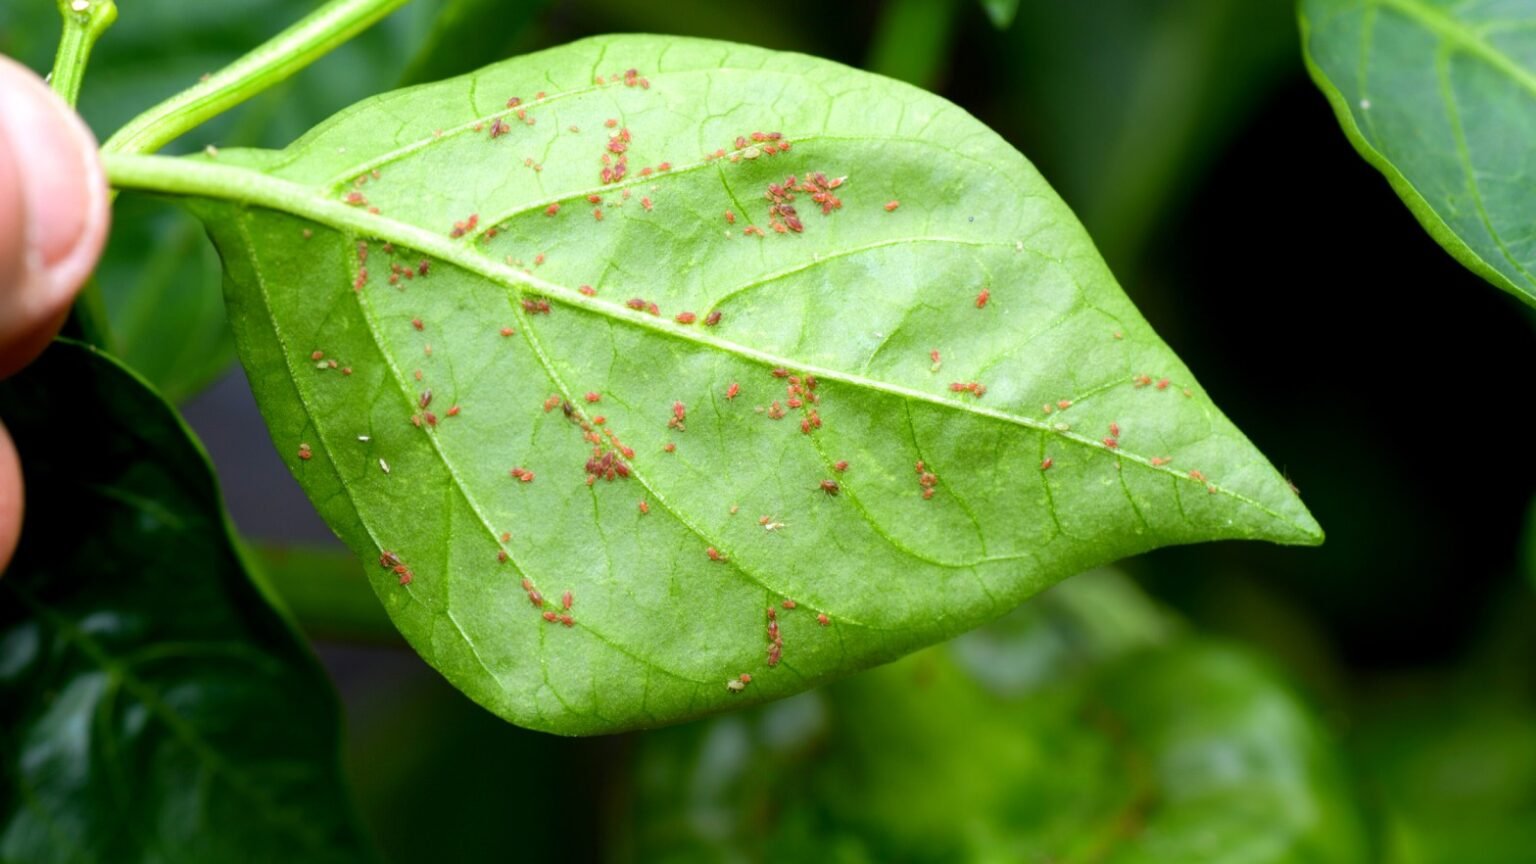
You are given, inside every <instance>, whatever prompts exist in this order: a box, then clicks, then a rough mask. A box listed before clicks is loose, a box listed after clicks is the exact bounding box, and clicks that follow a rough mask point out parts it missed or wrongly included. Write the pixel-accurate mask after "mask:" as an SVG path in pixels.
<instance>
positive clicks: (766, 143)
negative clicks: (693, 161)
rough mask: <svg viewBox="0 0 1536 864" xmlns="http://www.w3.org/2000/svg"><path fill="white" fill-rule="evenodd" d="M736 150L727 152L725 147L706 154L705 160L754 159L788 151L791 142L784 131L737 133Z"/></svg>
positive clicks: (733, 160) (738, 160)
mask: <svg viewBox="0 0 1536 864" xmlns="http://www.w3.org/2000/svg"><path fill="white" fill-rule="evenodd" d="M734 144H735V148H736V149H735V150H733V151H731V152H730V153H727V152H726V149H725V148H724V147H721V148H720V149H719V150H716V151H715V152H713V153H706V154H704V161H705V162H709V161H712V160H715V159H726V158H729V159H730V160H731V161H732V162H740V161H741V160H743V159H747V160H752V159H756V158H758V157H760V156H773V155H774V154H777V153H788V152H789V148H790V142H789V139H788V138H785V137H784V133H782V132H753V133H752V134H751V135H737V136H736V141H735V142H734Z"/></svg>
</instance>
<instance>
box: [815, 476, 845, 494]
mask: <svg viewBox="0 0 1536 864" xmlns="http://www.w3.org/2000/svg"><path fill="white" fill-rule="evenodd" d="M817 488H819V489H820V490H821V491H823V492H825V493H827V495H828V496H829V497H832V498H836V497H837V493H839V492H841V491H842V488H841V487H840V486H838V485H837V481H836V480H823V481H821V485H820V486H818V487H817Z"/></svg>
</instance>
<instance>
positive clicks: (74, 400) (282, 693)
mask: <svg viewBox="0 0 1536 864" xmlns="http://www.w3.org/2000/svg"><path fill="white" fill-rule="evenodd" d="M0 419H3V420H4V422H5V424H6V426H7V428H8V429H9V430H10V432H11V434H12V435H13V436H14V437H15V439H16V445H17V449H18V450H19V452H20V453H21V456H22V461H23V465H24V466H25V470H26V487H27V489H26V494H27V498H26V505H27V521H26V526H25V530H24V531H23V534H22V538H21V545H20V548H19V549H18V550H17V556H16V559H15V561H13V562H12V564H11V566H10V567H9V568H8V569H7V571H6V573H5V577H4V578H3V579H0V730H4V734H3V735H0V860H4V861H70V862H77V861H103V862H105V861H256V860H262V861H279V860H286V861H301V862H322V861H324V862H330V861H336V862H341V861H366V860H369V859H370V857H371V856H370V851H369V849H368V846H367V843H366V841H365V840H364V839H363V838H362V836H361V834H360V833H359V831H358V828H357V824H356V822H355V821H354V818H353V812H352V808H351V804H350V801H349V800H348V795H347V792H346V790H345V789H344V787H343V785H342V782H341V777H340V765H339V759H338V749H339V740H338V739H339V738H340V724H339V720H338V717H337V710H336V703H335V700H334V697H333V695H332V693H331V690H330V688H329V686H328V685H327V683H326V681H325V679H324V676H323V675H322V673H321V671H320V669H319V667H318V665H317V664H316V662H315V659H314V657H313V656H311V655H310V654H309V652H308V650H307V649H306V647H305V646H304V645H303V643H301V642H300V641H299V639H298V638H297V637H296V636H295V634H294V633H293V631H292V630H291V629H290V628H289V626H288V625H287V623H286V622H285V621H284V620H283V619H282V618H280V617H279V615H278V614H277V613H276V612H274V611H273V610H272V608H271V607H270V606H269V605H268V603H267V599H266V598H265V597H264V596H262V594H261V592H260V591H258V589H257V588H256V587H255V586H254V585H252V583H251V581H250V580H249V578H248V577H247V575H246V573H245V570H244V569H243V567H242V564H241V560H240V557H239V554H238V553H237V552H236V550H235V549H234V547H233V546H232V545H231V544H230V541H229V535H228V533H227V529H226V524H225V521H224V516H223V511H222V508H221V506H220V503H219V496H218V490H217V489H216V488H215V486H214V484H213V480H212V477H211V475H210V473H209V469H208V463H207V460H206V457H205V456H204V455H203V453H202V451H201V449H200V448H199V447H198V446H197V443H196V441H194V440H193V439H192V438H190V437H189V436H188V434H187V431H186V429H185V427H184V426H182V425H181V422H180V420H179V419H177V417H176V415H175V413H174V412H173V411H171V409H170V408H169V407H168V406H167V405H166V404H165V403H164V402H163V401H161V399H160V397H158V396H157V395H155V393H154V392H153V391H152V390H150V389H149V387H148V386H146V385H145V384H144V382H143V381H142V380H141V379H139V378H137V377H135V376H134V375H133V374H132V373H130V372H128V371H126V370H125V369H124V368H123V367H121V366H120V365H118V364H117V362H116V361H114V360H111V359H109V358H107V357H106V356H104V355H102V354H99V353H97V352H96V351H95V350H94V349H91V348H88V347H85V346H82V345H79V344H74V343H67V342H63V341H60V342H57V343H55V344H54V345H53V346H52V347H50V348H49V349H48V351H47V352H46V353H45V354H43V356H42V357H41V358H40V359H39V360H38V361H37V362H36V363H34V364H33V365H32V366H30V367H28V368H27V370H26V371H24V372H23V373H21V374H20V375H18V376H16V377H15V378H13V379H10V380H8V381H6V382H4V383H3V384H0Z"/></svg>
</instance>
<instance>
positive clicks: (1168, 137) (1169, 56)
mask: <svg viewBox="0 0 1536 864" xmlns="http://www.w3.org/2000/svg"><path fill="white" fill-rule="evenodd" d="M1293 10H1294V7H1293V5H1292V4H1291V2H1290V0H1246V2H1243V3H1230V2H1227V0H1163V2H1158V3H1144V2H1141V0H1097V2H1093V3H1058V2H1050V0H1032V2H1027V3H1022V4H1019V18H1018V23H1017V25H1016V26H1014V27H1012V28H1010V29H1009V30H1008V31H1007V32H1006V33H996V34H991V38H990V39H988V40H987V42H986V43H985V45H984V47H982V48H979V49H972V50H974V51H976V52H977V53H979V54H980V55H981V56H982V57H992V58H997V60H996V61H995V63H996V65H995V69H993V70H992V71H991V72H990V74H989V76H988V77H989V78H996V79H999V80H1001V81H1004V82H1006V86H1004V87H1001V88H997V89H995V90H994V91H993V92H992V93H991V94H990V96H991V98H990V99H985V98H984V97H983V98H978V99H977V100H976V102H977V105H978V109H981V110H985V112H986V113H985V114H984V115H983V116H984V118H987V119H989V120H991V121H992V122H994V123H995V124H996V127H997V128H998V129H999V131H1002V132H1003V133H1004V134H1005V135H1007V136H1008V137H1009V139H1010V140H1012V141H1014V142H1016V143H1019V142H1027V145H1028V146H1025V144H1023V143H1020V147H1021V149H1024V150H1025V152H1027V153H1028V154H1029V156H1030V158H1031V160H1033V161H1034V162H1035V164H1037V165H1039V166H1040V170H1041V173H1043V174H1045V176H1047V177H1049V178H1050V179H1051V184H1052V185H1053V186H1054V187H1055V188H1056V189H1057V191H1059V192H1060V193H1061V196H1062V198H1064V199H1065V200H1066V202H1067V203H1068V204H1069V205H1071V207H1072V210H1073V212H1075V213H1076V214H1077V215H1078V218H1080V219H1082V220H1083V224H1084V225H1085V226H1087V228H1088V234H1089V236H1091V237H1093V241H1094V245H1095V246H1097V247H1098V248H1099V250H1100V252H1101V253H1102V254H1103V255H1104V258H1105V260H1107V261H1108V262H1109V265H1110V267H1111V269H1113V270H1114V271H1115V272H1116V273H1117V274H1120V277H1121V279H1122V280H1123V281H1124V282H1125V284H1126V286H1127V288H1128V290H1130V292H1131V295H1132V297H1133V298H1135V300H1136V302H1137V304H1138V305H1139V306H1140V307H1141V308H1142V309H1143V310H1144V311H1146V310H1147V308H1148V307H1147V304H1148V303H1156V302H1159V301H1162V302H1166V303H1168V305H1169V307H1170V308H1169V310H1168V311H1167V312H1166V313H1165V314H1164V315H1162V316H1161V318H1162V319H1163V320H1179V319H1181V318H1182V317H1183V315H1184V313H1185V312H1186V310H1187V309H1188V307H1189V303H1188V296H1187V292H1186V289H1185V286H1184V285H1183V284H1182V280H1178V281H1176V282H1175V284H1174V286H1170V287H1169V288H1167V289H1166V290H1167V291H1168V292H1169V293H1171V294H1172V295H1174V296H1173V297H1172V298H1168V299H1165V298H1161V297H1159V296H1158V295H1157V292H1156V290H1155V289H1149V288H1148V287H1146V286H1144V285H1143V284H1142V283H1143V282H1144V281H1146V280H1147V279H1148V277H1149V276H1153V275H1155V274H1153V273H1149V272H1147V271H1148V264H1149V262H1148V261H1147V260H1145V259H1146V258H1147V257H1148V256H1149V255H1151V256H1154V257H1155V256H1156V255H1157V254H1159V253H1162V254H1166V253H1167V252H1170V251H1173V252H1175V254H1176V253H1177V251H1178V250H1181V249H1185V248H1188V247H1190V246H1196V245H1198V246H1199V248H1200V250H1201V252H1203V253H1204V254H1205V255H1208V256H1209V255H1217V254H1219V255H1227V254H1231V255H1232V257H1233V258H1234V259H1240V258H1241V257H1242V256H1241V255H1239V254H1238V253H1236V252H1232V253H1228V252H1227V251H1226V247H1222V250H1221V251H1220V252H1218V251H1217V250H1216V249H1213V248H1209V247H1206V246H1203V245H1200V244H1199V241H1198V240H1194V239H1193V238H1192V237H1191V233H1190V231H1188V230H1187V228H1188V226H1186V225H1182V224H1180V220H1179V217H1180V216H1181V215H1183V213H1184V212H1185V210H1186V208H1188V207H1190V206H1191V199H1193V198H1195V197H1196V195H1197V193H1198V191H1199V181H1200V179H1201V177H1202V176H1203V175H1204V174H1205V173H1206V172H1207V171H1209V170H1210V168H1211V166H1212V164H1213V163H1215V162H1216V161H1217V160H1218V159H1220V158H1221V156H1222V155H1223V154H1224V153H1225V152H1226V151H1227V148H1228V146H1229V145H1230V144H1231V142H1232V141H1233V140H1234V139H1235V138H1236V137H1237V135H1238V133H1239V132H1240V131H1241V130H1242V129H1243V127H1244V126H1245V125H1246V124H1247V123H1249V122H1251V118H1252V117H1253V116H1255V115H1256V114H1260V113H1261V112H1262V110H1263V109H1264V107H1265V106H1266V103H1267V101H1268V100H1269V99H1270V98H1271V94H1272V93H1273V92H1274V91H1275V90H1276V89H1277V87H1278V85H1280V84H1281V83H1282V82H1283V81H1284V79H1285V75H1286V72H1287V71H1288V66H1289V65H1291V64H1293V63H1294V62H1295V60H1294V58H1295V52H1296V39H1295V34H1294V33H1293V32H1292V31H1291V21H1292V20H1293V17H1292V16H1293V14H1294V11H1293ZM982 83H983V82H968V85H967V86H968V87H976V86H980V85H981V84H982ZM960 92H962V91H961V90H960V88H959V87H957V88H956V93H957V95H958V94H959V93H960ZM1089 106H1091V109H1090V108H1089ZM1181 228H1184V229H1186V230H1180V229H1181ZM1149 314H1151V313H1150V312H1149ZM1152 317H1153V319H1154V320H1157V319H1158V317H1159V316H1156V315H1152Z"/></svg>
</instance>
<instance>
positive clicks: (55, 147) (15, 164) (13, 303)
mask: <svg viewBox="0 0 1536 864" xmlns="http://www.w3.org/2000/svg"><path fill="white" fill-rule="evenodd" d="M108 212H109V211H108V205H107V183H106V178H105V176H104V175H103V174H102V170H101V162H100V160H99V158H98V157H97V154H96V140H95V138H94V137H93V136H92V135H91V131H90V130H89V129H87V128H86V126H85V123H84V122H82V121H81V120H80V118H79V116H78V115H76V114H75V112H74V111H72V110H70V108H69V106H67V105H65V104H64V102H63V101H62V100H61V99H59V98H58V97H57V96H55V95H54V93H53V91H51V90H49V89H48V86H47V85H46V84H44V83H43V81H42V79H40V78H38V77H37V76H36V75H34V74H32V72H31V71H30V70H28V69H27V68H26V67H24V66H21V65H20V64H18V63H16V62H14V61H12V60H10V59H9V58H6V57H0V377H4V376H6V375H10V374H11V373H13V372H15V371H16V370H17V369H19V368H21V367H22V366H24V365H25V364H26V363H27V362H29V361H30V360H31V359H32V358H33V357H35V356H37V354H38V353H39V352H41V351H42V349H43V348H44V347H45V346H46V345H47V344H48V341H49V340H50V339H52V338H53V335H54V333H56V332H58V329H59V325H60V324H62V323H63V321H64V317H65V316H66V315H67V314H68V313H69V305H70V303H71V302H72V301H73V300H74V298H75V293H76V292H77V291H79V290H80V286H81V285H82V284H84V282H85V280H86V277H87V276H89V275H90V273H91V270H93V269H94V268H95V266H96V259H97V258H98V257H99V256H100V255H101V248H102V244H103V243H104V242H105V241H106V236H107V222H108V218H109V217H108Z"/></svg>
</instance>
